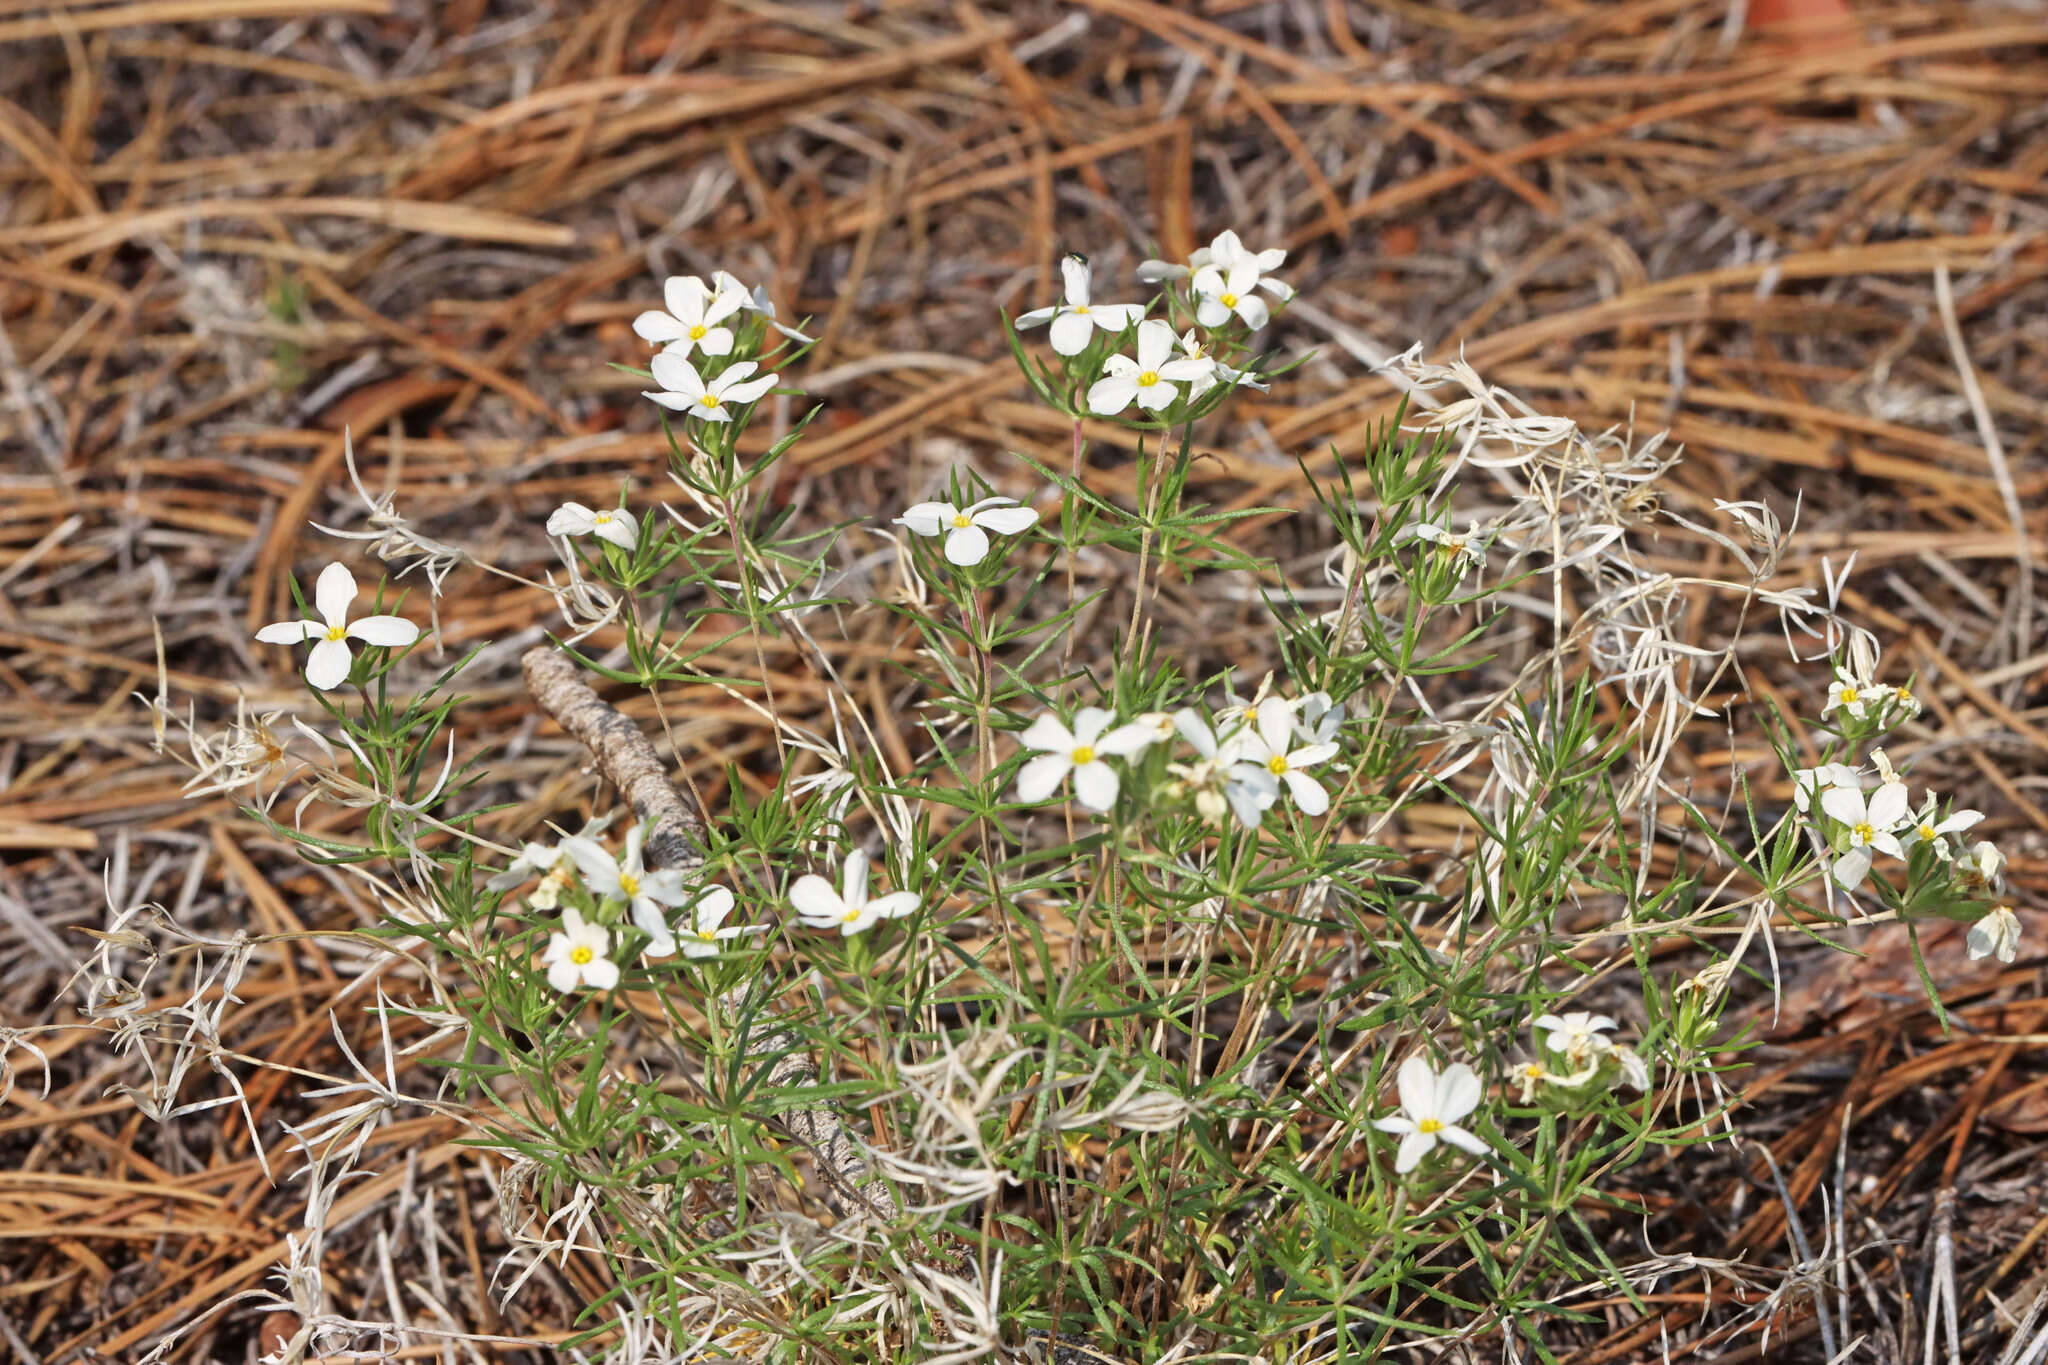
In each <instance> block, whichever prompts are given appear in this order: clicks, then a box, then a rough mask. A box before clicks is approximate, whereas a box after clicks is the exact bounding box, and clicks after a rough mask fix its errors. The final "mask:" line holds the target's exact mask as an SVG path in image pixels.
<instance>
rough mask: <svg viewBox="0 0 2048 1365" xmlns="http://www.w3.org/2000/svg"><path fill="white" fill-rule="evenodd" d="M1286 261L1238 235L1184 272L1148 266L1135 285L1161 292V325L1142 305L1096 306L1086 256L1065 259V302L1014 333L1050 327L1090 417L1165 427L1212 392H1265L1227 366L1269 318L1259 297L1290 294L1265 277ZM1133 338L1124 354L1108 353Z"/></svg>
mask: <svg viewBox="0 0 2048 1365" xmlns="http://www.w3.org/2000/svg"><path fill="white" fill-rule="evenodd" d="M1286 259H1287V253H1286V251H1285V250H1283V249H1281V248H1278V247H1274V248H1271V249H1269V250H1266V251H1256V252H1255V251H1251V250H1249V249H1247V248H1246V247H1245V245H1244V244H1243V243H1242V242H1241V241H1239V240H1238V236H1237V234H1236V233H1235V232H1223V233H1221V234H1219V235H1218V236H1217V237H1216V239H1215V240H1214V241H1212V242H1211V243H1210V244H1209V245H1208V246H1206V247H1202V248H1200V249H1198V250H1197V251H1196V252H1195V253H1194V254H1193V255H1192V256H1190V257H1189V258H1188V261H1187V263H1186V264H1185V265H1177V264H1169V263H1167V262H1164V261H1147V262H1145V263H1144V264H1143V265H1141V266H1140V267H1139V268H1138V278H1139V279H1140V280H1142V281H1144V282H1146V283H1149V284H1165V285H1167V288H1166V290H1165V291H1164V292H1163V294H1162V295H1161V299H1160V302H1162V303H1163V305H1164V307H1165V309H1166V312H1167V317H1166V318H1165V319H1159V318H1148V317H1147V316H1146V313H1147V311H1148V305H1145V304H1138V303H1111V304H1104V303H1096V302H1095V301H1094V281H1093V270H1092V267H1090V265H1089V264H1088V261H1087V258H1086V257H1083V256H1078V255H1074V256H1068V257H1067V258H1065V259H1064V260H1062V261H1061V262H1060V272H1061V275H1062V277H1063V280H1064V284H1065V290H1064V301H1063V302H1061V303H1057V304H1053V305H1050V306H1048V307H1045V308H1034V309H1031V310H1030V311H1029V312H1026V313H1022V314H1020V315H1019V316H1018V317H1017V319H1016V323H1015V326H1016V328H1017V329H1018V330H1020V331H1022V330H1026V329H1029V328H1033V327H1040V326H1043V327H1046V328H1047V332H1048V336H1049V337H1050V339H1051V342H1052V349H1053V352H1054V354H1056V355H1058V356H1060V357H1061V358H1062V359H1063V360H1064V361H1065V363H1066V366H1067V373H1068V376H1069V378H1070V379H1071V380H1072V381H1074V384H1075V388H1074V390H1073V391H1074V392H1075V393H1076V394H1077V395H1079V396H1080V399H1081V403H1082V404H1083V406H1085V408H1086V410H1087V411H1088V412H1091V413H1094V414H1096V415H1097V416H1101V417H1114V416H1117V415H1119V414H1122V413H1124V412H1126V411H1128V410H1129V409H1131V408H1132V407H1133V406H1135V407H1136V408H1137V409H1138V413H1139V415H1140V417H1141V418H1143V419H1145V420H1147V421H1157V420H1164V417H1165V415H1167V414H1168V413H1169V410H1172V413H1173V414H1175V415H1177V416H1178V417H1179V418H1186V417H1190V416H1193V415H1196V413H1197V409H1196V408H1195V405H1196V404H1197V402H1198V401H1199V400H1201V399H1203V398H1204V397H1205V396H1207V395H1209V394H1210V393H1211V392H1212V391H1213V390H1216V389H1218V388H1224V387H1233V386H1236V385H1238V384H1244V385H1247V386H1250V387H1256V388H1264V387H1265V385H1264V384H1263V383H1262V382H1260V381H1259V379H1258V378H1257V376H1256V375H1254V374H1253V373H1251V372H1250V371H1248V370H1246V369H1242V368H1237V367H1234V366H1232V365H1230V364H1228V363H1226V362H1227V360H1228V359H1229V358H1230V357H1231V356H1234V355H1235V354H1236V353H1237V352H1238V351H1239V350H1241V349H1242V345H1243V340H1244V338H1245V337H1246V336H1248V335H1249V334H1250V333H1252V332H1256V331H1258V330H1259V329H1261V328H1263V327H1264V326H1265V325H1266V323H1267V322H1268V321H1270V320H1271V317H1272V309H1271V307H1270V305H1268V304H1267V302H1266V300H1265V299H1263V298H1261V297H1259V294H1260V292H1261V291H1263V292H1264V293H1266V294H1270V295H1271V296H1272V297H1273V298H1275V299H1277V300H1279V301H1280V302H1282V303H1283V304H1284V303H1285V302H1286V301H1287V300H1289V299H1292V298H1293V297H1294V291H1293V290H1292V289H1290V288H1289V287H1288V286H1287V285H1286V284H1284V283H1282V282H1281V281H1280V280H1278V279H1275V278H1273V276H1272V275H1271V273H1270V272H1271V271H1273V270H1276V269H1278V268H1279V267H1280V266H1281V265H1282V264H1283V263H1284V262H1285V261H1286ZM1132 332H1135V333H1136V335H1135V337H1134V339H1133V343H1132V346H1131V350H1130V352H1129V353H1128V354H1126V353H1123V352H1120V351H1113V350H1111V349H1109V348H1110V347H1111V346H1112V345H1114V344H1116V343H1118V342H1120V341H1121V339H1122V338H1123V337H1124V336H1126V335H1127V334H1130V333H1132ZM1176 405H1179V406H1176ZM1201 410H1206V409H1201Z"/></svg>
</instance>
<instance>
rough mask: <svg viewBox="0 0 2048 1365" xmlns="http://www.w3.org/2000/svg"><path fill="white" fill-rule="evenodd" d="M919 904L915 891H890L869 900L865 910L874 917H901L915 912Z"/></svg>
mask: <svg viewBox="0 0 2048 1365" xmlns="http://www.w3.org/2000/svg"><path fill="white" fill-rule="evenodd" d="M919 904H920V901H919V898H918V894H917V893H916V892H915V891H891V892H890V893H889V894H888V895H886V896H877V897H875V898H874V899H873V900H871V901H869V902H868V903H867V911H868V913H869V914H871V915H873V916H874V917H875V918H876V919H902V918H903V917H904V916H905V915H909V914H915V913H916V911H917V907H918V905H919Z"/></svg>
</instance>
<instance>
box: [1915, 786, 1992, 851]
mask: <svg viewBox="0 0 2048 1365" xmlns="http://www.w3.org/2000/svg"><path fill="white" fill-rule="evenodd" d="M1936 804H1937V802H1936V800H1935V797H1934V794H1933V793H1932V792H1929V793H1928V795H1927V800H1926V802H1925V803H1924V804H1923V805H1922V806H1921V807H1920V813H1919V814H1918V815H1916V816H1914V817H1913V819H1912V821H1911V822H1910V823H1909V824H1908V825H1907V827H1906V832H1905V836H1904V837H1903V838H1901V839H1900V840H1899V847H1900V848H1903V849H1908V850H1910V849H1912V848H1913V847H1914V846H1915V845H1918V844H1932V845H1934V856H1935V857H1937V858H1939V859H1941V860H1942V861H1943V862H1948V861H1949V860H1950V859H1951V858H1952V857H1954V856H1955V855H1954V853H1953V851H1952V850H1951V849H1950V848H1949V841H1948V839H1947V838H1946V837H1945V836H1947V835H1950V834H1961V833H1962V832H1963V831H1964V830H1966V829H1969V828H1970V827H1971V826H1972V825H1975V824H1976V823H1977V822H1978V821H1979V820H1982V819H1983V818H1984V813H1983V812H1982V811H1974V810H1958V811H1950V812H1949V814H1948V816H1947V817H1946V818H1945V819H1941V820H1936V819H1935V818H1934V812H1935V806H1936Z"/></svg>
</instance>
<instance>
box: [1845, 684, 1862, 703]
mask: <svg viewBox="0 0 2048 1365" xmlns="http://www.w3.org/2000/svg"><path fill="white" fill-rule="evenodd" d="M1842 700H1843V701H1847V702H1854V701H1861V700H1862V696H1861V694H1859V693H1858V692H1857V691H1856V689H1855V688H1853V687H1844V688H1843V689H1842Z"/></svg>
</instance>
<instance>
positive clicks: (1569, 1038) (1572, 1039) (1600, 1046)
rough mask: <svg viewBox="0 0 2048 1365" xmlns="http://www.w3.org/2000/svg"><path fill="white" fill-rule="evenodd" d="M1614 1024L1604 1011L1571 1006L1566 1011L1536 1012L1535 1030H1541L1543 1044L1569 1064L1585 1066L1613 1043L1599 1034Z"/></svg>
mask: <svg viewBox="0 0 2048 1365" xmlns="http://www.w3.org/2000/svg"><path fill="white" fill-rule="evenodd" d="M1613 1027H1614V1020H1613V1019H1612V1018H1610V1017H1608V1016H1607V1015H1604V1014H1589V1013H1587V1012H1586V1011H1584V1010H1574V1011H1573V1012H1572V1013H1570V1014H1566V1015H1556V1014H1544V1015H1539V1016H1538V1017H1537V1019H1536V1028H1537V1031H1538V1032H1540V1033H1542V1034H1544V1035H1545V1036H1544V1039H1543V1046H1545V1047H1546V1048H1548V1049H1550V1050H1551V1051H1552V1052H1555V1053H1557V1054H1558V1055H1559V1056H1561V1057H1563V1058H1564V1059H1565V1060H1566V1061H1568V1062H1570V1063H1571V1064H1572V1065H1573V1066H1585V1065H1586V1064H1587V1063H1588V1062H1591V1061H1593V1060H1595V1059H1596V1058H1598V1057H1599V1056H1600V1055H1601V1054H1602V1053H1605V1052H1609V1051H1611V1050H1612V1049H1613V1047H1614V1043H1613V1042H1612V1041H1611V1040H1610V1039H1607V1038H1604V1037H1602V1036H1601V1033H1602V1031H1603V1030H1606V1029H1611V1028H1613Z"/></svg>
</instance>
